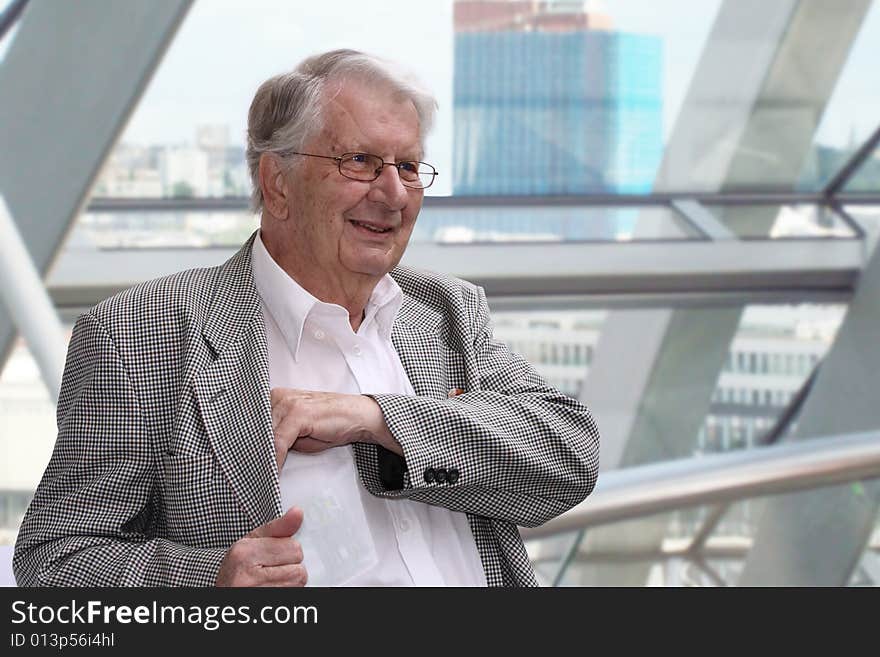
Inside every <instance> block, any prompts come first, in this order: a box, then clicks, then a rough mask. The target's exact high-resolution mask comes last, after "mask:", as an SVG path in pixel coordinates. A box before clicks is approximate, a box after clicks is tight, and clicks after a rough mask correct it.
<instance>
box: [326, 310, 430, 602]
mask: <svg viewBox="0 0 880 657" xmlns="http://www.w3.org/2000/svg"><path fill="white" fill-rule="evenodd" d="M372 333H374V334H375V335H373V336H372V337H373V339H374V340H375V341H377V342H378V341H380V338H379V335H378V334H377V333H376V328H375V327H372ZM345 343H346V344H344V345H343V344H340V349H341V350H342V353H343V356H344V357H345V360H346V362H347V363H348V366H349V369H350V370H351V372H352V374H353V375H354V378H355V381H356V382H357V384H358V387H359V389H360V390H361V392H362V393H363V392H378V391H374V390H371V389H370V385H369V381H370V380H371V378H375V373H376V372H377V371H382V370H385V369H387V367H386V366H384V365H383V360H382V359H381V358H379V354H378V353H377V352H376V348H375V345H374V344H373V343H372V342H371V341H370V340H369V339H368V338H367V336H364V335H351V336H346V338H345ZM387 375H388V373H386V377H387ZM385 508H386V509H387V511H388V514H389V516H390V517H391V522H392V525H393V526H394V536H395V538H396V539H397V547H398V549H399V550H400V556H401V558H402V559H403V563H404V565H405V566H406V568H407V570H408V571H409V574H410V577H412V579H413V584H415V585H416V586H443V585H444V581H443V577H442V575H441V574H440V571H439V570H438V569H437V566H436V565H435V564H434V560H433V559H432V558H431V557H430V555H431V549H430V546H429V545H428V544H427V542H426V541H425V535H424V532H423V531H422V526H421V522H420V521H419V518H418V517H417V516H416V514H415V513H414V512H413V510H412V508H411V507H410V504H409V503H408V502H407V501H406V500H389V501H388V502H387V504H386V505H385Z"/></svg>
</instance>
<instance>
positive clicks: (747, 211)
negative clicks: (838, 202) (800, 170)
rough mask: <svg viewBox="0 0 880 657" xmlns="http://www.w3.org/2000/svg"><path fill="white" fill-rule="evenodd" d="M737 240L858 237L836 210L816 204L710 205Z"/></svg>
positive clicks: (708, 206) (713, 212) (711, 209)
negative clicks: (740, 238) (742, 238)
mask: <svg viewBox="0 0 880 657" xmlns="http://www.w3.org/2000/svg"><path fill="white" fill-rule="evenodd" d="M706 207H707V208H708V209H709V211H710V212H712V214H713V215H715V216H716V217H717V218H718V220H719V221H720V222H721V223H723V224H724V225H725V226H726V227H727V228H729V229H730V230H731V231H732V232H733V233H734V234H735V235H736V236H737V237H745V238H770V239H783V238H787V237H848V238H854V237H856V234H855V232H854V231H853V230H852V228H851V227H850V226H849V225H848V224H847V223H846V222H845V221H844V220H843V219H842V218H841V217H840V215H838V214H837V213H836V212H835V211H833V210H831V209H830V208H828V207H825V206H817V205H749V206H744V205H727V206H722V205H711V204H710V205H707V206H706Z"/></svg>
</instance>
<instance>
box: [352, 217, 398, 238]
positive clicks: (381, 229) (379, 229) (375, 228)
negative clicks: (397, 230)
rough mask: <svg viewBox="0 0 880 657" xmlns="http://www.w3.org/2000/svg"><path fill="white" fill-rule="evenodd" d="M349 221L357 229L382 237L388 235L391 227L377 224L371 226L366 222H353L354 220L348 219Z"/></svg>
mask: <svg viewBox="0 0 880 657" xmlns="http://www.w3.org/2000/svg"><path fill="white" fill-rule="evenodd" d="M349 221H350V222H351V223H352V224H354V225H355V226H357V227H358V228H363V229H365V230H368V231H370V232H371V233H375V234H376V235H382V234H383V233H390V232H391V230H392V229H391V226H381V225H379V224H371V223H367V222H366V221H355V220H354V219H349Z"/></svg>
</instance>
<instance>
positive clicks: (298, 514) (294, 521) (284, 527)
mask: <svg viewBox="0 0 880 657" xmlns="http://www.w3.org/2000/svg"><path fill="white" fill-rule="evenodd" d="M302 521H303V511H302V509H300V508H297V507H295V506H292V507H290V508H289V509H288V510H287V513H285V514H284V515H283V516H281V517H280V518H275V520H271V521H270V522H267V523H266V524H265V525H260V526H259V527H257V528H256V529H254V530H253V531H252V532H251V533H250V534H248V536H250V537H251V538H269V537H272V538H285V537H288V536H293V535H294V534H295V533H296V532H298V531H299V528H300V525H302Z"/></svg>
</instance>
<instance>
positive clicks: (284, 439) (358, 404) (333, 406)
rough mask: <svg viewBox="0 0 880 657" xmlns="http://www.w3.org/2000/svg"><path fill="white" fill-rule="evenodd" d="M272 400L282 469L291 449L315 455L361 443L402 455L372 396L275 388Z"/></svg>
mask: <svg viewBox="0 0 880 657" xmlns="http://www.w3.org/2000/svg"><path fill="white" fill-rule="evenodd" d="M271 401H272V428H273V429H274V431H275V459H276V461H277V462H278V469H279V470H281V466H282V465H283V464H284V460H285V459H286V458H287V452H288V451H290V450H291V449H293V450H296V451H297V452H306V453H314V452H321V451H323V450H325V449H329V448H330V447H340V446H342V445H348V444H349V443H355V442H360V443H375V444H377V445H382V446H383V447H384V448H386V449H388V450H391V451H392V452H394V453H395V454H398V455H400V456H403V449H402V448H401V447H400V443H398V442H397V441H396V440H395V439H394V436H392V435H391V432H390V431H389V430H388V426H387V425H386V424H385V418H384V417H383V415H382V409H381V408H379V404H377V403H376V402H375V400H373V399H372V398H371V397H366V396H365V395H345V394H340V393H335V392H311V391H308V390H293V389H291V388H274V389H273V390H272V393H271Z"/></svg>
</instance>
